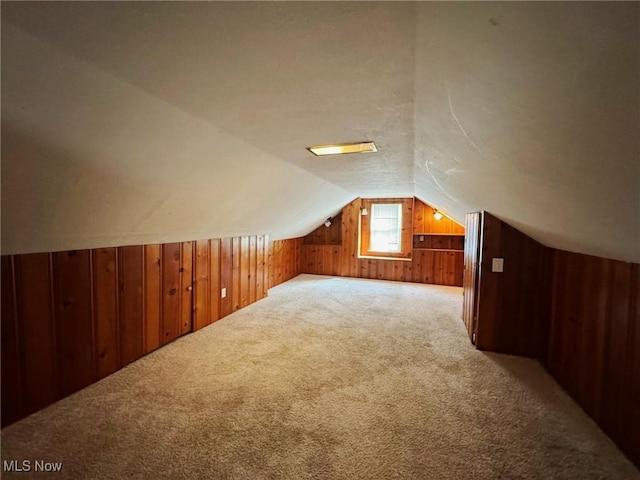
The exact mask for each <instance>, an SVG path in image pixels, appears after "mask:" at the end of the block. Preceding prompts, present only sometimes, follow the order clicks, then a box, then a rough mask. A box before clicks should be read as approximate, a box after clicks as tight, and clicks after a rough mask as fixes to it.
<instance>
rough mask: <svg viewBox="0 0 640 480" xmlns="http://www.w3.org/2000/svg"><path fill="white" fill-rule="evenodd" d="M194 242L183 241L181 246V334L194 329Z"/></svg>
mask: <svg viewBox="0 0 640 480" xmlns="http://www.w3.org/2000/svg"><path fill="white" fill-rule="evenodd" d="M193 244H194V242H182V245H181V247H180V320H179V325H178V332H179V335H184V334H186V333H189V332H191V331H192V330H193V326H192V317H193Z"/></svg>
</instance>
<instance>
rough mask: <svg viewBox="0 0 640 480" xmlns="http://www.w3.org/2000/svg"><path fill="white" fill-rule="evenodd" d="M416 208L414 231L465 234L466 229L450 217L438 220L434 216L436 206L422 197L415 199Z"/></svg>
mask: <svg viewBox="0 0 640 480" xmlns="http://www.w3.org/2000/svg"><path fill="white" fill-rule="evenodd" d="M414 209H415V211H416V214H415V215H414V217H413V221H414V224H413V233H441V234H454V235H464V233H465V229H464V227H463V226H462V225H460V224H458V223H457V222H455V221H454V220H451V219H450V218H449V217H446V216H444V217H442V218H441V219H440V220H436V218H435V217H434V216H433V214H434V212H435V211H436V209H435V208H433V207H431V206H430V205H427V204H426V203H424V202H423V201H421V200H420V199H417V198H416V200H415V203H414Z"/></svg>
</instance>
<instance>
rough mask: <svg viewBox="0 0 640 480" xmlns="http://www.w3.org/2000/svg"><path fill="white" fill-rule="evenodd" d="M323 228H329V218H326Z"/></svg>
mask: <svg viewBox="0 0 640 480" xmlns="http://www.w3.org/2000/svg"><path fill="white" fill-rule="evenodd" d="M324 226H325V227H327V228H329V227H330V226H331V217H329V218H327V220H326V221H325V222H324Z"/></svg>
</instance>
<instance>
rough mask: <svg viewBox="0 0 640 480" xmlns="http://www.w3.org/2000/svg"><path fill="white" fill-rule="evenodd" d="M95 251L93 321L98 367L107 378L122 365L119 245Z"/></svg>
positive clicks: (100, 376)
mask: <svg viewBox="0 0 640 480" xmlns="http://www.w3.org/2000/svg"><path fill="white" fill-rule="evenodd" d="M91 253H92V255H93V269H92V274H93V303H94V307H93V311H94V317H93V322H94V326H95V336H96V371H97V375H98V378H104V377H106V376H107V375H110V374H112V373H113V372H115V371H116V370H118V369H119V368H120V367H121V362H120V341H119V339H120V331H119V328H118V327H119V324H118V318H119V316H118V298H119V295H118V257H117V249H116V248H99V249H95V250H93V251H92V252H91Z"/></svg>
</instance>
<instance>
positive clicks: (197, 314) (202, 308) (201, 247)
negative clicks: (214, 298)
mask: <svg viewBox="0 0 640 480" xmlns="http://www.w3.org/2000/svg"><path fill="white" fill-rule="evenodd" d="M209 256H210V243H209V240H198V241H197V242H196V252H195V259H194V260H195V261H194V275H195V284H194V298H193V304H194V312H193V329H194V331H197V330H200V329H201V328H204V327H206V326H207V325H209V324H210V323H211V298H210V297H211V295H212V294H213V291H212V290H213V288H212V287H211V286H210V281H211V274H210V268H211V263H212V262H211V261H210V258H209Z"/></svg>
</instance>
